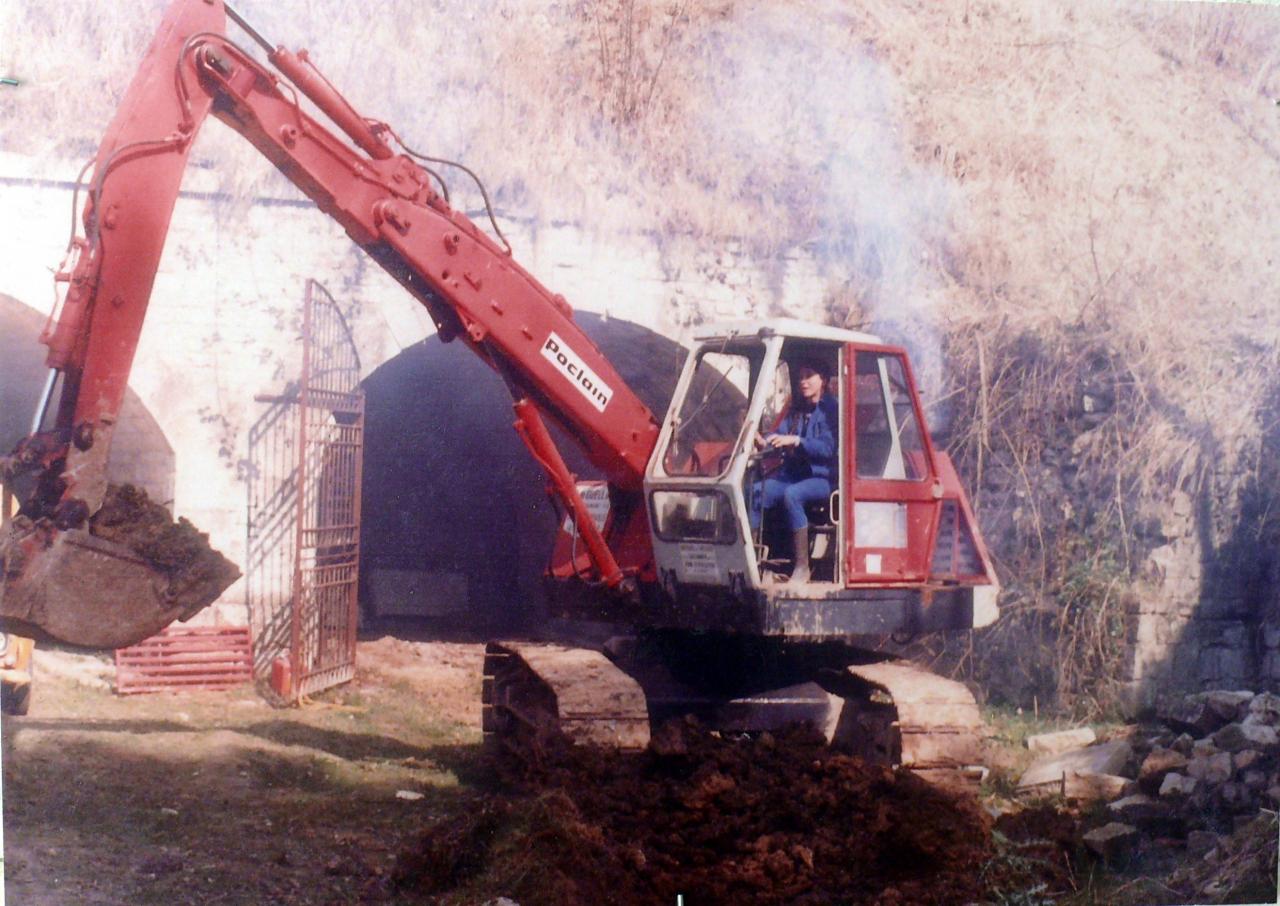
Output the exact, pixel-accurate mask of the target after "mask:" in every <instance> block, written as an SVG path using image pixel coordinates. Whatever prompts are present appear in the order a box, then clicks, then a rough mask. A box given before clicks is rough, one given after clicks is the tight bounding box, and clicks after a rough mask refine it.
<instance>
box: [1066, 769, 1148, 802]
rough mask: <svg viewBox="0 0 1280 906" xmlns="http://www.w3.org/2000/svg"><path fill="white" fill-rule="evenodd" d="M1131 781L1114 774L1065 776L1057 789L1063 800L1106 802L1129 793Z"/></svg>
mask: <svg viewBox="0 0 1280 906" xmlns="http://www.w3.org/2000/svg"><path fill="white" fill-rule="evenodd" d="M1131 785H1132V781H1131V780H1129V778H1127V777H1118V776H1116V775H1115V774H1067V775H1066V777H1065V778H1064V779H1063V781H1062V783H1061V785H1060V786H1059V787H1058V789H1059V790H1060V791H1061V793H1062V796H1063V798H1064V799H1077V800H1084V801H1090V802H1093V801H1103V802H1105V801H1107V800H1109V799H1115V798H1117V797H1119V796H1124V795H1127V794H1128V793H1130V792H1131V791H1130V789H1129V787H1130V786H1131Z"/></svg>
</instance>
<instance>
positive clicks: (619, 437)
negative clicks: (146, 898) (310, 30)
mask: <svg viewBox="0 0 1280 906" xmlns="http://www.w3.org/2000/svg"><path fill="white" fill-rule="evenodd" d="M226 15H230V16H231V17H232V18H234V19H235V20H236V21H237V22H238V23H239V24H241V25H242V26H244V27H245V29H246V31H247V32H248V34H249V36H250V37H251V38H252V39H253V40H254V41H256V42H258V43H259V44H260V45H261V46H262V47H263V48H264V49H266V50H267V52H268V58H269V59H270V61H271V63H272V64H273V65H274V66H275V67H276V68H277V69H278V70H279V72H280V73H283V74H284V75H285V76H287V80H285V79H282V78H281V77H280V76H279V75H277V74H275V73H273V72H271V71H270V70H268V69H267V68H266V67H265V66H264V65H262V64H261V63H259V62H258V61H256V60H255V59H254V58H253V57H251V56H250V55H249V54H248V53H247V52H246V51H245V50H243V49H242V48H240V47H239V46H237V45H236V44H234V43H232V42H231V41H230V40H229V39H228V38H227V37H226V35H225V17H226ZM299 92H301V93H302V94H304V95H306V96H307V97H308V98H309V99H310V100H311V101H312V102H313V103H314V104H315V105H316V106H317V107H318V108H319V109H320V110H321V111H322V112H323V113H324V114H325V116H326V117H327V118H328V119H329V120H331V121H332V122H333V123H334V124H336V125H337V126H338V127H339V128H340V129H341V131H342V132H344V133H345V134H346V136H347V137H348V138H349V139H350V142H351V143H354V145H355V146H356V147H355V148H353V147H352V146H351V144H349V143H348V142H347V141H344V140H343V139H340V138H339V137H338V136H336V135H335V134H334V133H333V132H332V131H330V130H329V129H328V128H326V127H325V126H323V125H321V124H320V123H319V122H318V121H317V120H316V119H314V118H312V117H311V116H309V115H308V114H307V113H306V112H304V111H303V110H302V108H301V106H300V104H299V94H298V93H299ZM209 113H212V114H213V115H214V116H215V117H217V118H218V119H220V120H222V121H223V122H225V123H226V124H227V125H229V126H231V127H232V128H233V129H235V130H236V131H237V132H239V133H240V134H241V135H243V136H244V137H245V138H246V139H248V140H249V141H250V142H251V143H252V144H253V145H254V146H255V147H256V148H257V149H258V150H259V151H261V152H262V153H263V154H264V155H265V156H266V157H267V158H268V159H269V160H270V161H271V162H272V163H273V164H275V165H276V167H277V168H278V169H279V170H280V171H281V172H282V173H284V174H285V175H286V176H287V177H288V178H289V179H290V180H291V181H292V182H293V183H294V184H295V185H297V186H298V187H299V188H300V189H301V190H302V191H303V192H304V193H305V194H306V195H307V196H308V197H309V198H311V199H312V200H313V201H314V202H315V203H316V204H317V205H318V206H319V208H320V209H321V210H322V211H323V212H324V213H326V214H328V215H329V216H330V217H333V218H334V219H335V220H337V221H338V222H339V223H341V224H342V226H343V228H344V229H345V230H346V232H347V234H348V235H349V236H350V237H351V238H352V239H353V240H354V241H355V242H356V243H357V244H358V245H360V246H361V247H362V248H363V249H364V250H365V251H367V252H368V253H369V254H370V255H371V256H372V257H373V258H374V260H375V261H377V262H378V263H379V264H380V265H382V267H383V268H385V269H386V270H387V271H388V272H389V273H390V274H391V275H392V276H393V277H395V279H396V280H397V281H399V282H400V283H401V284H402V285H403V286H404V287H405V288H406V289H407V290H408V291H409V292H410V293H412V294H413V295H414V296H415V297H416V298H417V299H418V300H419V301H420V302H421V303H422V304H423V305H424V306H425V307H426V308H427V310H428V311H429V312H430V314H431V317H432V319H433V321H434V322H435V325H436V328H437V330H438V331H439V333H440V335H441V338H442V339H444V340H446V341H448V340H451V339H453V338H454V337H460V338H461V339H462V340H463V341H464V342H465V343H467V345H468V346H470V347H471V348H472V349H473V350H474V351H475V352H476V353H477V354H478V355H480V356H481V358H483V359H484V360H485V361H486V362H488V363H489V364H490V365H491V366H492V367H494V368H495V369H496V370H497V371H499V373H500V374H501V375H502V376H503V378H504V379H505V380H506V382H507V384H508V386H509V387H510V388H511V391H512V394H513V396H514V397H515V399H516V401H517V413H518V416H519V424H520V425H522V426H524V427H523V428H522V430H521V431H520V433H521V436H522V437H524V438H525V439H526V442H527V443H529V444H530V447H531V449H532V450H533V451H534V454H535V456H536V457H537V458H538V460H539V462H541V463H542V464H543V465H544V467H545V468H547V470H548V471H549V473H550V477H551V485H552V487H553V488H555V489H556V492H557V494H558V495H559V496H560V498H561V499H562V501H563V502H564V504H565V506H566V507H568V508H569V510H570V512H572V513H573V514H574V516H575V520H576V522H577V524H578V526H579V527H580V530H581V531H582V532H583V535H584V541H586V546H587V548H588V550H590V551H591V558H592V561H593V563H594V566H595V568H596V570H597V572H598V578H601V579H603V580H605V581H606V582H607V584H611V585H613V584H617V583H618V582H619V581H621V579H622V577H623V575H624V574H632V575H634V574H635V573H636V572H637V571H640V570H643V569H645V568H646V566H647V558H648V556H649V555H648V551H645V550H638V549H637V545H635V544H634V538H635V536H636V531H635V528H634V526H632V527H630V530H628V526H625V525H613V526H611V527H610V535H611V537H616V538H622V537H623V536H624V535H625V536H626V537H628V538H629V539H631V540H629V541H628V542H627V543H625V544H615V545H613V546H612V547H613V548H614V550H613V553H612V554H611V550H610V547H611V546H610V545H609V544H608V543H607V542H606V541H605V540H604V539H603V538H602V536H600V534H599V533H598V532H596V530H595V527H594V525H593V524H592V522H591V519H590V517H589V515H588V514H587V513H586V510H585V508H584V507H583V505H582V503H581V501H580V500H578V499H577V495H576V493H570V492H571V491H572V488H573V482H572V477H571V476H570V475H569V474H568V471H567V470H566V469H565V467H564V464H563V461H562V460H561V459H560V457H559V456H558V454H556V455H554V456H552V455H548V451H547V449H546V447H547V444H549V443H550V437H549V435H547V434H546V431H545V429H544V428H543V427H542V425H541V421H540V419H539V417H538V416H539V413H541V414H542V415H545V416H548V417H549V418H551V419H552V420H553V421H554V422H556V423H557V424H559V425H560V427H562V428H563V429H564V430H565V431H566V432H567V433H568V434H569V436H570V437H572V438H573V439H574V440H575V441H576V442H577V443H579V444H580V445H581V446H582V448H583V449H584V451H585V453H586V454H587V456H588V458H589V459H590V460H591V462H592V463H593V464H594V465H595V466H596V467H597V468H599V469H600V470H601V472H603V473H604V475H605V477H606V478H607V479H608V481H609V483H610V485H611V487H612V488H613V492H614V494H615V495H617V496H618V497H619V499H620V501H621V502H622V505H621V506H615V507H614V508H613V512H615V513H619V514H623V516H620V517H619V518H623V517H624V516H627V515H628V514H629V516H630V517H633V518H634V517H638V518H640V519H643V518H644V517H643V513H644V508H643V506H642V505H640V503H639V501H640V494H641V487H642V476H643V473H644V468H645V465H646V463H647V462H648V459H649V455H650V453H651V452H652V449H653V446H654V443H655V440H656V438H657V430H658V429H657V425H656V422H655V420H654V418H653V416H652V415H651V413H650V412H649V410H648V409H647V408H646V407H645V405H644V404H643V403H642V402H641V401H640V400H639V399H638V398H637V397H636V396H635V394H634V393H633V392H632V391H631V390H630V389H629V388H628V387H627V385H626V384H625V383H624V382H623V381H622V379H621V377H619V375H618V374H617V372H616V371H615V370H614V368H613V367H612V366H611V365H610V364H609V362H608V361H607V360H606V359H605V358H604V356H603V355H602V354H601V353H600V351H599V350H598V349H597V348H596V346H595V344H594V343H592V342H591V340H590V339H588V338H587V336H586V334H584V333H583V332H582V330H581V329H580V328H579V327H578V326H577V325H576V324H575V323H574V321H573V317H572V310H571V309H570V307H569V305H568V304H567V303H566V302H565V301H564V299H563V298H562V297H560V296H558V295H555V294H553V293H551V292H550V291H549V290H547V289H546V288H545V287H543V286H542V285H541V284H540V283H539V282H538V281H537V280H535V279H534V278H533V277H532V276H531V275H530V274H529V273H528V272H526V271H525V270H524V269H523V268H522V267H520V265H519V264H517V263H516V262H515V261H514V260H512V258H511V255H510V252H509V249H504V248H503V247H502V246H499V245H498V244H497V243H496V242H494V241H493V240H492V239H490V238H489V237H488V236H487V235H486V234H485V233H483V232H482V231H481V230H480V229H479V228H478V227H477V226H476V225H475V224H474V223H473V222H472V221H471V220H470V219H468V218H467V217H466V216H464V215H463V214H461V213H460V212H457V211H455V210H453V209H452V208H451V207H450V205H449V204H448V203H447V201H446V200H445V198H444V197H443V196H442V195H441V194H440V193H439V192H437V190H436V188H435V186H434V184H433V182H432V176H433V174H431V173H429V172H428V171H427V170H426V169H425V168H424V167H423V166H420V165H419V164H418V163H416V162H415V161H414V159H413V157H412V156H411V154H412V152H408V150H407V149H403V150H402V151H397V150H395V149H393V147H392V145H391V144H390V142H392V141H394V142H396V143H397V144H398V143H399V139H398V137H397V136H396V135H395V133H394V132H393V131H392V130H391V129H390V128H389V127H387V126H385V125H384V124H381V123H377V122H375V121H372V120H369V119H366V118H364V117H363V116H361V115H360V114H358V113H357V112H356V111H355V110H354V109H353V108H352V107H351V105H350V104H349V103H348V102H347V101H346V100H345V99H344V98H343V97H342V96H341V95H340V94H339V93H338V92H337V91H336V90H335V89H334V88H333V86H332V85H330V84H329V83H328V81H326V80H325V79H324V77H323V76H321V75H320V73H319V72H318V71H317V70H316V69H315V68H314V67H313V66H312V65H311V64H310V61H309V60H308V58H307V55H306V51H299V52H298V53H297V54H293V53H290V52H288V51H286V50H284V49H283V48H273V47H271V46H270V45H269V44H267V43H266V42H265V41H263V40H262V38H261V37H260V36H258V35H257V34H256V33H255V32H253V31H252V29H249V28H248V26H247V25H245V23H244V22H243V21H242V20H241V19H240V18H239V17H238V16H237V15H236V14H235V12H234V11H232V10H230V9H229V8H226V7H225V5H224V4H223V3H222V2H219V0H177V2H175V3H173V4H172V6H171V7H170V8H169V10H168V11H167V13H166V14H165V17H164V21H163V24H162V25H161V27H160V29H159V31H158V33H157V35H156V37H155V39H154V42H153V43H152V45H151V48H150V49H149V51H148V52H147V55H146V58H145V59H144V60H143V63H142V65H141V66H140V68H139V70H138V73H137V75H136V76H135V78H134V80H133V83H132V84H131V85H130V87H129V90H128V92H127V94H126V95H125V98H124V100H123V102H122V104H121V107H120V109H119V111H118V112H117V114H116V117H115V119H114V120H113V122H112V124H111V126H110V129H109V130H108V132H107V134H106V137H105V139H104V140H103V143H102V146H101V148H100V150H99V152H98V156H97V159H96V161H95V167H94V174H93V177H92V180H91V182H90V184H89V192H88V198H87V201H86V204H85V210H84V216H83V222H84V230H85V237H84V239H82V240H77V241H76V242H75V243H74V245H75V248H74V249H73V251H74V252H76V253H78V255H77V256H75V260H74V267H73V268H72V269H71V270H70V272H69V273H64V274H60V275H59V279H60V280H63V281H66V282H67V284H68V291H67V295H66V298H65V301H64V303H63V306H62V310H61V314H60V316H59V318H58V320H57V325H56V327H55V328H54V329H53V330H52V331H51V332H50V333H49V334H48V335H47V336H46V338H45V342H46V343H47V344H48V346H49V355H48V364H49V366H50V367H51V368H53V369H56V370H57V371H58V372H60V373H61V375H62V380H63V382H64V384H63V391H62V394H61V397H60V401H59V408H58V411H57V418H56V423H55V427H54V429H53V431H50V432H46V433H45V434H42V435H37V436H36V437H34V438H32V439H30V442H29V443H28V444H27V452H26V454H25V455H26V456H27V458H28V459H29V460H34V459H37V458H38V459H39V460H40V461H41V463H42V464H43V465H44V467H45V468H46V475H45V477H44V479H43V480H42V488H43V491H42V493H43V495H44V498H45V500H44V504H45V509H46V511H49V512H52V511H54V510H56V511H57V513H58V517H59V518H60V519H61V522H60V524H66V525H74V524H77V520H80V521H82V519H83V517H85V516H87V515H89V514H90V513H92V512H93V511H95V510H96V509H97V507H98V506H99V505H100V503H101V500H102V495H103V492H104V489H105V478H104V474H103V473H104V468H105V464H106V458H107V450H108V448H109V445H110V439H111V431H112V428H113V426H114V424H115V420H116V416H117V414H118V412H119V409H120V404H121V400H122V398H123V395H124V390H125V385H126V382H127V379H128V375H129V371H130V367H131V365H132V361H133V355H134V351H135V349H136V347H137V341H138V336H139V333H140V331H141V328H142V323H143V318H144V316H145V314H146V309H147V303H148V300H149V297H150V293H151V288H152V284H153V282H154V279H155V273H156V268H157V266H158V264H159V259H160V254H161V250H162V248H163V245H164V239H165V234H166V232H167V229H168V224H169V219H170V216H171V214H172V211H173V206H174V202H175V201H176V198H177V195H178V189H179V185H180V183H181V179H182V173H183V170H184V168H185V166H186V162H187V156H188V154H189V152H190V149H191V145H192V142H193V140H194V138H195V135H196V133H197V132H198V130H199V128H200V126H201V124H202V123H203V121H204V120H205V118H206V117H207V116H208V114H209ZM530 437H533V438H535V439H534V440H530ZM552 452H554V447H553V446H552ZM64 454H65V457H66V463H65V468H64V469H63V470H62V472H61V475H57V474H56V472H57V468H56V464H57V462H58V461H59V460H60V458H61V457H62V456H63V455H64ZM628 500H630V505H628V504H627V501H628ZM46 514H47V513H46ZM55 521H58V518H55ZM593 536H594V537H593ZM620 552H622V553H620ZM615 555H616V556H622V557H623V558H624V559H625V560H626V561H627V562H621V563H619V562H615V560H614V559H613V558H614V556H615Z"/></svg>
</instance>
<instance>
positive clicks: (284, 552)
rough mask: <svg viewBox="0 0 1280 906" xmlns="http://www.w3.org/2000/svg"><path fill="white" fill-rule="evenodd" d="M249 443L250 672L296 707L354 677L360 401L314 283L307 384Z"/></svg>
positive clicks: (329, 309) (350, 348)
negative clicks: (304, 698) (252, 653)
mask: <svg viewBox="0 0 1280 906" xmlns="http://www.w3.org/2000/svg"><path fill="white" fill-rule="evenodd" d="M259 399H260V400H261V401H262V402H267V403H270V408H269V409H268V410H267V411H266V412H264V413H263V415H262V417H261V418H259V419H258V421H257V422H256V423H255V424H254V426H253V427H252V428H251V429H250V432H249V462H250V471H251V474H250V480H249V520H248V522H249V538H248V542H249V543H248V551H249V558H248V559H249V563H248V567H247V569H246V579H247V590H248V600H249V614H250V622H251V625H252V627H253V630H254V648H255V657H254V669H255V673H256V674H257V675H258V676H259V677H266V676H268V675H269V676H270V679H271V682H272V686H273V688H274V689H275V690H276V692H277V693H278V694H280V695H281V696H282V697H284V698H286V699H288V700H290V701H297V700H298V699H299V698H301V697H302V696H304V695H309V694H311V693H314V692H317V691H319V690H321V689H325V688H328V687H329V686H334V685H337V684H338V683H344V682H346V681H348V680H350V679H351V678H352V677H353V676H354V675H355V655H356V618H357V600H356V594H357V580H358V575H359V568H360V466H361V458H362V456H361V454H362V442H363V433H364V391H363V390H362V389H361V387H360V359H359V356H358V355H357V353H356V348H355V344H354V342H353V341H352V337H351V331H350V329H349V328H348V326H347V323H346V321H345V319H344V318H343V317H342V312H341V311H340V310H339V309H338V306H337V303H336V302H335V301H334V299H333V297H332V296H331V295H330V294H329V292H328V291H327V290H326V289H325V288H324V287H323V286H321V285H320V284H319V283H317V282H316V281H314V280H308V281H307V288H306V299H305V304H304V308H303V347H302V375H301V378H300V379H299V380H298V382H297V383H296V384H291V385H290V386H289V388H288V389H287V390H286V391H285V393H283V394H281V395H280V396H275V397H260V398H259Z"/></svg>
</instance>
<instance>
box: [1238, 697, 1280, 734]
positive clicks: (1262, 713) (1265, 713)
mask: <svg viewBox="0 0 1280 906" xmlns="http://www.w3.org/2000/svg"><path fill="white" fill-rule="evenodd" d="M1246 710H1247V712H1248V713H1247V714H1246V715H1245V719H1244V722H1245V723H1247V724H1249V723H1251V724H1265V725H1266V726H1268V727H1274V726H1278V725H1280V695H1276V694H1275V693H1274V692H1260V693H1258V694H1257V695H1255V696H1254V697H1253V699H1252V700H1251V701H1250V702H1249V707H1248V708H1247V709H1246Z"/></svg>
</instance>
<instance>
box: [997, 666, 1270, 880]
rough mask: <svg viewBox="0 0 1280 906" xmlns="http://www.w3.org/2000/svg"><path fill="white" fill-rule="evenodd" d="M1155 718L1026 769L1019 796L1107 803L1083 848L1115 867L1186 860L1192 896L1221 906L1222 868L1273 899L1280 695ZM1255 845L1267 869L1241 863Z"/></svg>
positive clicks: (1200, 704) (1193, 701) (1182, 708)
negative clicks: (1177, 856) (1156, 854)
mask: <svg viewBox="0 0 1280 906" xmlns="http://www.w3.org/2000/svg"><path fill="white" fill-rule="evenodd" d="M1156 717H1157V718H1158V723H1156V724H1155V725H1152V726H1147V727H1143V728H1137V727H1135V728H1131V729H1130V730H1129V732H1127V733H1126V734H1124V738H1113V739H1111V740H1109V741H1106V742H1102V743H1098V744H1095V745H1090V746H1086V747H1082V748H1071V749H1068V750H1066V751H1059V752H1052V751H1051V752H1050V753H1049V754H1047V755H1044V756H1043V757H1042V758H1040V759H1039V760H1038V761H1036V762H1035V763H1033V764H1032V765H1031V767H1030V768H1028V769H1027V771H1026V772H1025V773H1024V774H1023V776H1022V779H1021V781H1020V782H1019V791H1020V792H1021V793H1023V794H1031V795H1034V794H1037V793H1040V794H1050V795H1061V796H1063V797H1065V798H1067V799H1072V800H1077V801H1093V802H1098V803H1105V809H1102V810H1100V811H1095V812H1094V814H1095V816H1096V817H1095V818H1094V820H1092V821H1091V822H1090V824H1091V825H1093V826H1091V827H1090V828H1089V829H1087V830H1085V831H1084V833H1083V834H1082V838H1081V842H1082V843H1083V844H1084V846H1085V847H1086V848H1087V849H1089V850H1090V851H1092V852H1093V853H1094V854H1095V855H1097V856H1099V857H1100V858H1102V859H1103V860H1105V861H1107V862H1108V863H1113V864H1122V863H1125V862H1128V861H1130V860H1132V859H1134V858H1139V857H1141V856H1142V855H1143V854H1148V853H1150V852H1152V851H1153V850H1156V849H1164V850H1166V851H1173V852H1175V853H1181V854H1182V860H1183V864H1184V868H1183V870H1182V872H1181V876H1182V883H1183V884H1184V885H1185V886H1186V887H1187V888H1188V892H1189V893H1192V894H1195V895H1199V896H1202V897H1209V898H1210V899H1212V897H1213V896H1214V895H1215V890H1214V889H1212V888H1213V887H1214V886H1215V885H1218V886H1222V885H1223V884H1224V882H1223V880H1222V878H1221V877H1218V876H1216V875H1215V874H1214V870H1215V867H1218V868H1220V869H1222V870H1223V871H1225V870H1226V869H1227V868H1228V867H1229V868H1230V869H1231V873H1232V877H1233V878H1236V879H1237V880H1240V879H1244V880H1243V882H1247V883H1254V882H1255V881H1257V882H1259V883H1262V884H1263V885H1264V886H1266V887H1268V889H1269V891H1270V895H1272V896H1274V894H1275V889H1276V850H1277V845H1276V844H1277V839H1276V838H1277V823H1276V815H1275V812H1276V809H1277V807H1280V695H1276V694H1274V693H1271V692H1261V693H1257V694H1255V693H1253V692H1249V691H1223V690H1218V691H1211V692H1200V693H1196V694H1193V695H1188V696H1185V697H1182V698H1177V699H1172V700H1169V701H1167V702H1164V703H1162V704H1161V705H1160V706H1159V708H1158V709H1157V712H1156ZM1054 735H1056V734H1049V737H1052V736H1054ZM1038 744H1039V745H1040V746H1042V747H1043V746H1045V745H1046V743H1045V742H1044V741H1043V740H1040V741H1039V742H1038ZM1255 838H1256V839H1260V840H1262V841H1263V845H1261V846H1258V847H1252V848H1253V849H1256V851H1257V852H1258V853H1259V854H1260V857H1261V863H1260V864H1255V865H1242V864H1241V859H1240V853H1241V852H1243V851H1246V850H1249V849H1250V848H1251V844H1250V843H1249V841H1250V840H1254V839H1255ZM1199 876H1203V877H1199ZM1243 882H1242V883H1243ZM1227 886H1229V887H1238V886H1239V885H1238V884H1236V883H1235V882H1234V881H1233V882H1232V883H1231V884H1227ZM1233 902H1234V901H1233Z"/></svg>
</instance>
